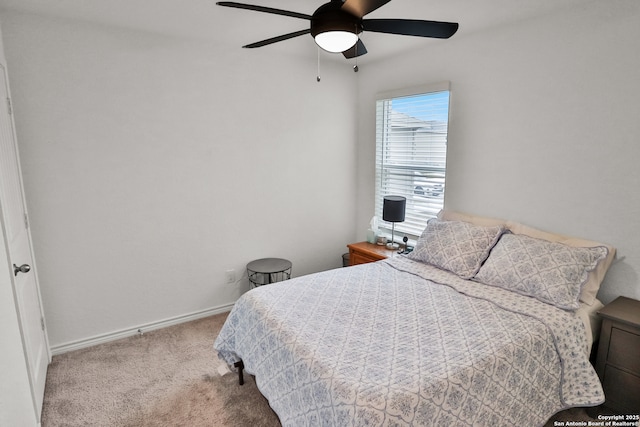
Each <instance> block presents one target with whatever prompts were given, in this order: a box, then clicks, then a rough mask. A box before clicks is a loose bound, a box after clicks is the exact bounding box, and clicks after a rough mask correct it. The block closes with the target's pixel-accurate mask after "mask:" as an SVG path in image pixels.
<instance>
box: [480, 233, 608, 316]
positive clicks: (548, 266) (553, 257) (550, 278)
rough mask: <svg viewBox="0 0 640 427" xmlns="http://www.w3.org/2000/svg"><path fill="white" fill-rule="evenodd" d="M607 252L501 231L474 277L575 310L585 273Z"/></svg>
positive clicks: (601, 247)
mask: <svg viewBox="0 0 640 427" xmlns="http://www.w3.org/2000/svg"><path fill="white" fill-rule="evenodd" d="M607 252H608V251H607V248H606V247H604V246H597V247H592V248H578V247H571V246H567V245H563V244H562V243H555V242H549V241H546V240H541V239H536V238H534V237H529V236H525V235H521V234H504V235H503V236H502V237H501V238H500V240H499V241H498V243H497V244H496V245H495V247H494V248H493V249H492V250H491V254H490V255H489V258H488V259H487V260H486V262H485V263H484V265H483V266H482V267H481V268H480V271H479V272H478V274H477V275H476V277H475V278H474V280H477V281H479V282H482V283H484V284H487V285H492V286H497V287H500V288H504V289H507V290H510V291H513V292H516V293H519V294H522V295H528V296H531V297H534V298H536V299H538V300H540V301H542V302H545V303H548V304H552V305H554V306H556V307H558V308H562V309H565V310H575V309H577V308H578V307H579V302H578V298H579V297H580V291H581V289H582V286H583V285H584V283H585V282H586V281H587V276H588V274H589V272H590V271H591V270H593V269H594V268H596V266H597V265H598V262H599V261H600V260H602V259H604V258H606V256H607Z"/></svg>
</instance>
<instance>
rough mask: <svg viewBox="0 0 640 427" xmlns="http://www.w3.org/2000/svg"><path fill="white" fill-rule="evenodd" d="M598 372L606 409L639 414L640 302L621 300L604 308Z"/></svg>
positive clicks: (622, 298)
mask: <svg viewBox="0 0 640 427" xmlns="http://www.w3.org/2000/svg"><path fill="white" fill-rule="evenodd" d="M598 314H600V316H602V329H601V332H600V344H599V347H598V357H597V359H596V371H597V372H598V376H599V377H600V381H601V382H602V387H603V388H604V394H605V399H606V402H605V404H604V405H605V406H606V407H607V408H608V409H612V410H614V411H616V412H619V413H621V414H638V412H640V301H637V300H634V299H631V298H626V297H618V298H617V299H615V300H614V301H612V302H611V303H610V304H607V305H606V306H605V307H603V308H602V309H601V310H600V311H599V312H598Z"/></svg>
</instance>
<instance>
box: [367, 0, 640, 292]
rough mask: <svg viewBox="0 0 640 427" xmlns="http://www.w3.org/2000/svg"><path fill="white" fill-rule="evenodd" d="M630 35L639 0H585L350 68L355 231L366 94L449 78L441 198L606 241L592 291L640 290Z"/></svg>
mask: <svg viewBox="0 0 640 427" xmlns="http://www.w3.org/2000/svg"><path fill="white" fill-rule="evenodd" d="M460 25H461V26H462V25H464V22H461V23H460ZM639 41H640V3H638V2H637V1H636V0H612V1H607V2H598V1H595V2H588V3H585V4H583V5H581V6H580V7H576V8H573V9H572V10H569V11H567V12H566V13H564V14H559V15H554V16H547V17H544V18H540V19H536V20H532V21H528V22H516V23H514V24H513V25H511V26H509V27H503V28H499V29H494V30H491V31H488V32H483V33H477V34H472V35H470V36H467V37H457V36H454V37H453V38H451V39H449V40H448V41H441V42H438V43H431V44H430V45H429V48H427V49H424V50H423V51H421V52H417V53H414V54H412V55H405V56H402V57H398V58H394V59H393V60H387V61H385V62H382V63H376V64H372V65H370V66H368V67H362V70H361V71H360V73H359V74H360V76H359V77H360V79H359V101H360V102H359V107H360V110H359V149H358V164H359V173H358V196H359V199H358V214H357V215H358V236H359V237H360V238H362V239H364V237H365V230H366V228H367V225H368V222H369V219H370V218H371V216H372V215H373V209H374V208H373V206H374V200H373V194H374V191H373V184H374V158H375V151H374V148H375V133H374V132H375V114H374V108H375V104H374V96H375V94H376V93H377V92H382V91H387V90H391V89H397V88H404V87H411V86H419V85H424V84H427V83H433V82H440V81H445V80H449V81H451V121H450V134H449V145H448V165H447V190H446V195H445V207H446V208H448V209H453V210H459V211H463V212H469V213H475V214H479V215H486V216H494V217H500V218H507V219H512V220H517V221H520V222H523V223H526V224H528V225H531V226H535V227H538V228H541V229H545V230H548V231H553V232H558V233H562V234H569V235H574V236H578V237H584V238H588V239H592V240H596V241H601V242H606V243H609V244H612V245H613V246H615V247H616V248H617V249H618V261H617V262H616V263H615V264H614V265H613V267H611V269H610V271H609V274H608V275H607V278H606V279H605V282H604V284H603V286H602V288H601V292H600V294H599V295H600V298H601V299H602V300H603V301H605V302H608V301H610V300H612V299H613V298H615V297H616V296H618V295H627V296H630V297H635V298H640V285H639V278H638V273H639V272H640V240H639V239H638V236H640V220H639V218H640V191H638V188H640V168H638V159H639V158H640V120H639V117H640V101H639V100H640V78H638V75H639V74H638V70H640V42H639Z"/></svg>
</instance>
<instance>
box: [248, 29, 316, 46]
mask: <svg viewBox="0 0 640 427" xmlns="http://www.w3.org/2000/svg"><path fill="white" fill-rule="evenodd" d="M310 33H311V30H310V29H307V30H300V31H296V32H295V33H289V34H283V35H281V36H278V37H272V38H270V39H266V40H262V41H259V42H255V43H251V44H248V45H246V46H242V47H246V48H249V49H253V48H254V47H262V46H266V45H268V44H272V43H277V42H281V41H284V40H289V39H292V38H294V37H298V36H302V35H304V34H310Z"/></svg>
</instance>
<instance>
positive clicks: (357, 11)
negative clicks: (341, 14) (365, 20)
mask: <svg viewBox="0 0 640 427" xmlns="http://www.w3.org/2000/svg"><path fill="white" fill-rule="evenodd" d="M390 1H391V0H346V1H345V2H344V4H343V5H342V10H344V11H347V12H349V13H350V14H352V15H354V16H357V17H358V18H362V17H363V16H364V15H366V14H367V13H371V12H373V11H374V10H376V9H377V8H379V7H380V6H384V5H385V4H387V3H389V2H390Z"/></svg>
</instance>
